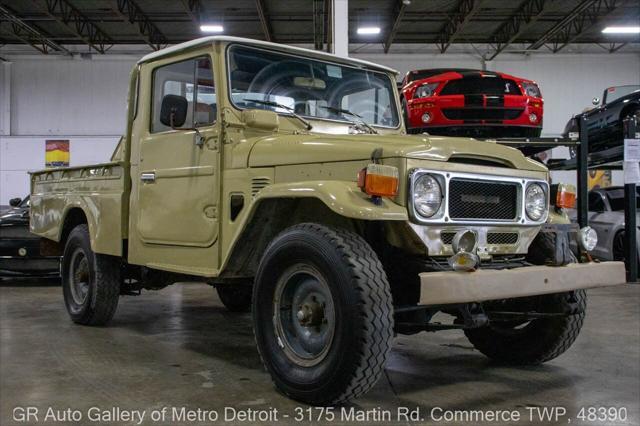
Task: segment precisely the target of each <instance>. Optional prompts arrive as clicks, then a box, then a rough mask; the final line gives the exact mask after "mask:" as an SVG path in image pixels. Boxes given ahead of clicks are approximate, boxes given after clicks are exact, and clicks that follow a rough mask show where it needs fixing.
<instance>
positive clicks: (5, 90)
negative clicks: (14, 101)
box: [0, 62, 11, 136]
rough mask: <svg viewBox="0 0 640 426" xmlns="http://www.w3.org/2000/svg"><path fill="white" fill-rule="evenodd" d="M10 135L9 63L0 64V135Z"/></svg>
mask: <svg viewBox="0 0 640 426" xmlns="http://www.w3.org/2000/svg"><path fill="white" fill-rule="evenodd" d="M10 134H11V62H0V135H4V136H9V135H10Z"/></svg>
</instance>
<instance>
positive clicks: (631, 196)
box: [622, 117, 640, 283]
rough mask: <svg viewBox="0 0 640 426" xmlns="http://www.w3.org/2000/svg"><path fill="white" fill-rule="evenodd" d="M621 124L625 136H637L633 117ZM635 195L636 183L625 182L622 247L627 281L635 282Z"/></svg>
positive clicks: (636, 270) (636, 279)
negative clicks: (626, 268) (627, 268)
mask: <svg viewBox="0 0 640 426" xmlns="http://www.w3.org/2000/svg"><path fill="white" fill-rule="evenodd" d="M622 126H623V128H624V129H625V138H628V139H635V138H637V137H638V136H637V132H638V130H640V129H638V123H637V122H636V119H635V117H630V118H627V119H626V120H624V121H623V123H622ZM636 197H637V195H636V184H635V183H625V184H624V199H625V201H626V205H625V207H624V225H625V233H624V237H625V238H624V240H625V241H624V248H625V259H627V263H628V267H629V270H628V273H627V282H629V283H635V282H637V281H638V241H636V227H637V225H638V224H637V223H636V212H637V201H636Z"/></svg>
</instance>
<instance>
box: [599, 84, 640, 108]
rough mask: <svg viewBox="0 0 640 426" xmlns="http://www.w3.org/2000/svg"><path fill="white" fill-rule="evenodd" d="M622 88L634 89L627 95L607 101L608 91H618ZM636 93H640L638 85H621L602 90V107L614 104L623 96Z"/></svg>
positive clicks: (639, 85)
mask: <svg viewBox="0 0 640 426" xmlns="http://www.w3.org/2000/svg"><path fill="white" fill-rule="evenodd" d="M623 87H635V89H634V90H632V91H631V92H629V93H626V94H624V95H622V96H618V97H616V98H615V99H614V100H610V99H608V98H609V96H608V95H609V90H610V89H618V88H623ZM638 91H640V84H622V85H620V86H609V87H607V88H606V89H604V93H603V96H602V105H606V104H608V103H611V102H615V101H617V100H618V99H621V98H624V97H625V96H629V95H631V94H633V93H636V92H638Z"/></svg>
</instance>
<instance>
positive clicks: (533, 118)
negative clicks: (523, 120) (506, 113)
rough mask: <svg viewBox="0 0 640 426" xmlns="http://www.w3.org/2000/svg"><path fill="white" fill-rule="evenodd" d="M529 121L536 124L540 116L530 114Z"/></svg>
mask: <svg viewBox="0 0 640 426" xmlns="http://www.w3.org/2000/svg"><path fill="white" fill-rule="evenodd" d="M529 121H530V122H532V123H535V122H536V121H538V116H537V115H535V114H534V113H531V114H529Z"/></svg>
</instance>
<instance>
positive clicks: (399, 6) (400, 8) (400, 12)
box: [384, 1, 407, 53]
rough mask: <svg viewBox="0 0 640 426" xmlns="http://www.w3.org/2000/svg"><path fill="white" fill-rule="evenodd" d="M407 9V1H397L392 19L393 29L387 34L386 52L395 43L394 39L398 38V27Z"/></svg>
mask: <svg viewBox="0 0 640 426" xmlns="http://www.w3.org/2000/svg"><path fill="white" fill-rule="evenodd" d="M406 10H407V4H406V3H405V2H403V1H400V2H396V9H395V14H394V16H393V20H392V21H391V22H392V23H391V29H390V30H389V34H388V35H387V41H386V42H385V43H384V53H389V49H390V48H391V45H392V44H393V40H394V39H395V38H396V34H398V28H400V22H402V18H403V17H404V13H405V12H406Z"/></svg>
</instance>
